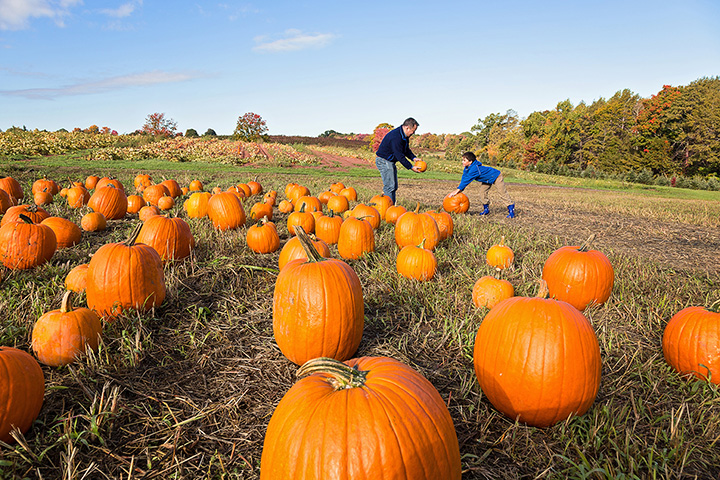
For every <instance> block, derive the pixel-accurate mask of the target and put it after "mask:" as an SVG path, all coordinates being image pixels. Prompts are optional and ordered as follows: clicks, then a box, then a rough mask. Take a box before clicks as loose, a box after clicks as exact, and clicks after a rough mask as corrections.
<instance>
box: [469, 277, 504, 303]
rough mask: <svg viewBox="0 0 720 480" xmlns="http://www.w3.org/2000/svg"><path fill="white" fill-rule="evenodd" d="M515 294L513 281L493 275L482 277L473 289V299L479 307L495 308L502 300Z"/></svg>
mask: <svg viewBox="0 0 720 480" xmlns="http://www.w3.org/2000/svg"><path fill="white" fill-rule="evenodd" d="M514 295H515V288H514V287H513V286H512V283H510V282H508V281H507V280H503V279H499V278H495V277H493V276H491V275H485V276H484V277H480V278H479V279H478V280H477V281H476V282H475V285H473V289H472V301H473V304H474V305H475V306H476V307H478V308H480V307H487V308H493V307H494V306H495V305H497V304H498V302H500V301H501V300H505V299H506V298H510V297H512V296H514Z"/></svg>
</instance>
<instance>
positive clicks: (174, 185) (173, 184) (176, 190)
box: [160, 178, 183, 198]
mask: <svg viewBox="0 0 720 480" xmlns="http://www.w3.org/2000/svg"><path fill="white" fill-rule="evenodd" d="M160 185H165V188H167V190H168V193H169V194H170V196H171V197H173V198H177V197H180V196H182V194H183V193H182V189H181V188H180V184H178V182H177V180H173V179H171V178H170V179H167V180H163V181H162V182H160Z"/></svg>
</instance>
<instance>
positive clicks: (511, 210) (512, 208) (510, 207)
mask: <svg viewBox="0 0 720 480" xmlns="http://www.w3.org/2000/svg"><path fill="white" fill-rule="evenodd" d="M485 206H486V207H487V205H485ZM507 218H515V205H514V204H513V205H508V215H507Z"/></svg>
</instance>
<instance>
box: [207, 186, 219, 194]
mask: <svg viewBox="0 0 720 480" xmlns="http://www.w3.org/2000/svg"><path fill="white" fill-rule="evenodd" d="M210 193H212V194H213V195H215V194H216V193H222V188H220V187H219V186H218V187H213V189H212V190H210Z"/></svg>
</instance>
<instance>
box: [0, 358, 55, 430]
mask: <svg viewBox="0 0 720 480" xmlns="http://www.w3.org/2000/svg"><path fill="white" fill-rule="evenodd" d="M0 385H2V386H3V388H1V389H0V441H3V442H5V443H12V442H14V441H15V440H14V439H13V437H12V436H11V435H10V432H11V431H12V429H13V428H17V429H18V430H20V431H21V432H22V433H26V432H27V431H28V430H30V427H31V426H32V424H33V422H34V421H35V419H36V418H37V416H38V414H39V413H40V409H41V408H42V404H43V399H44V398H45V376H44V375H43V371H42V368H41V367H40V365H39V364H38V362H37V360H35V359H34V358H33V357H32V355H30V354H29V353H27V352H24V351H22V350H20V349H17V348H13V347H0Z"/></svg>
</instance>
